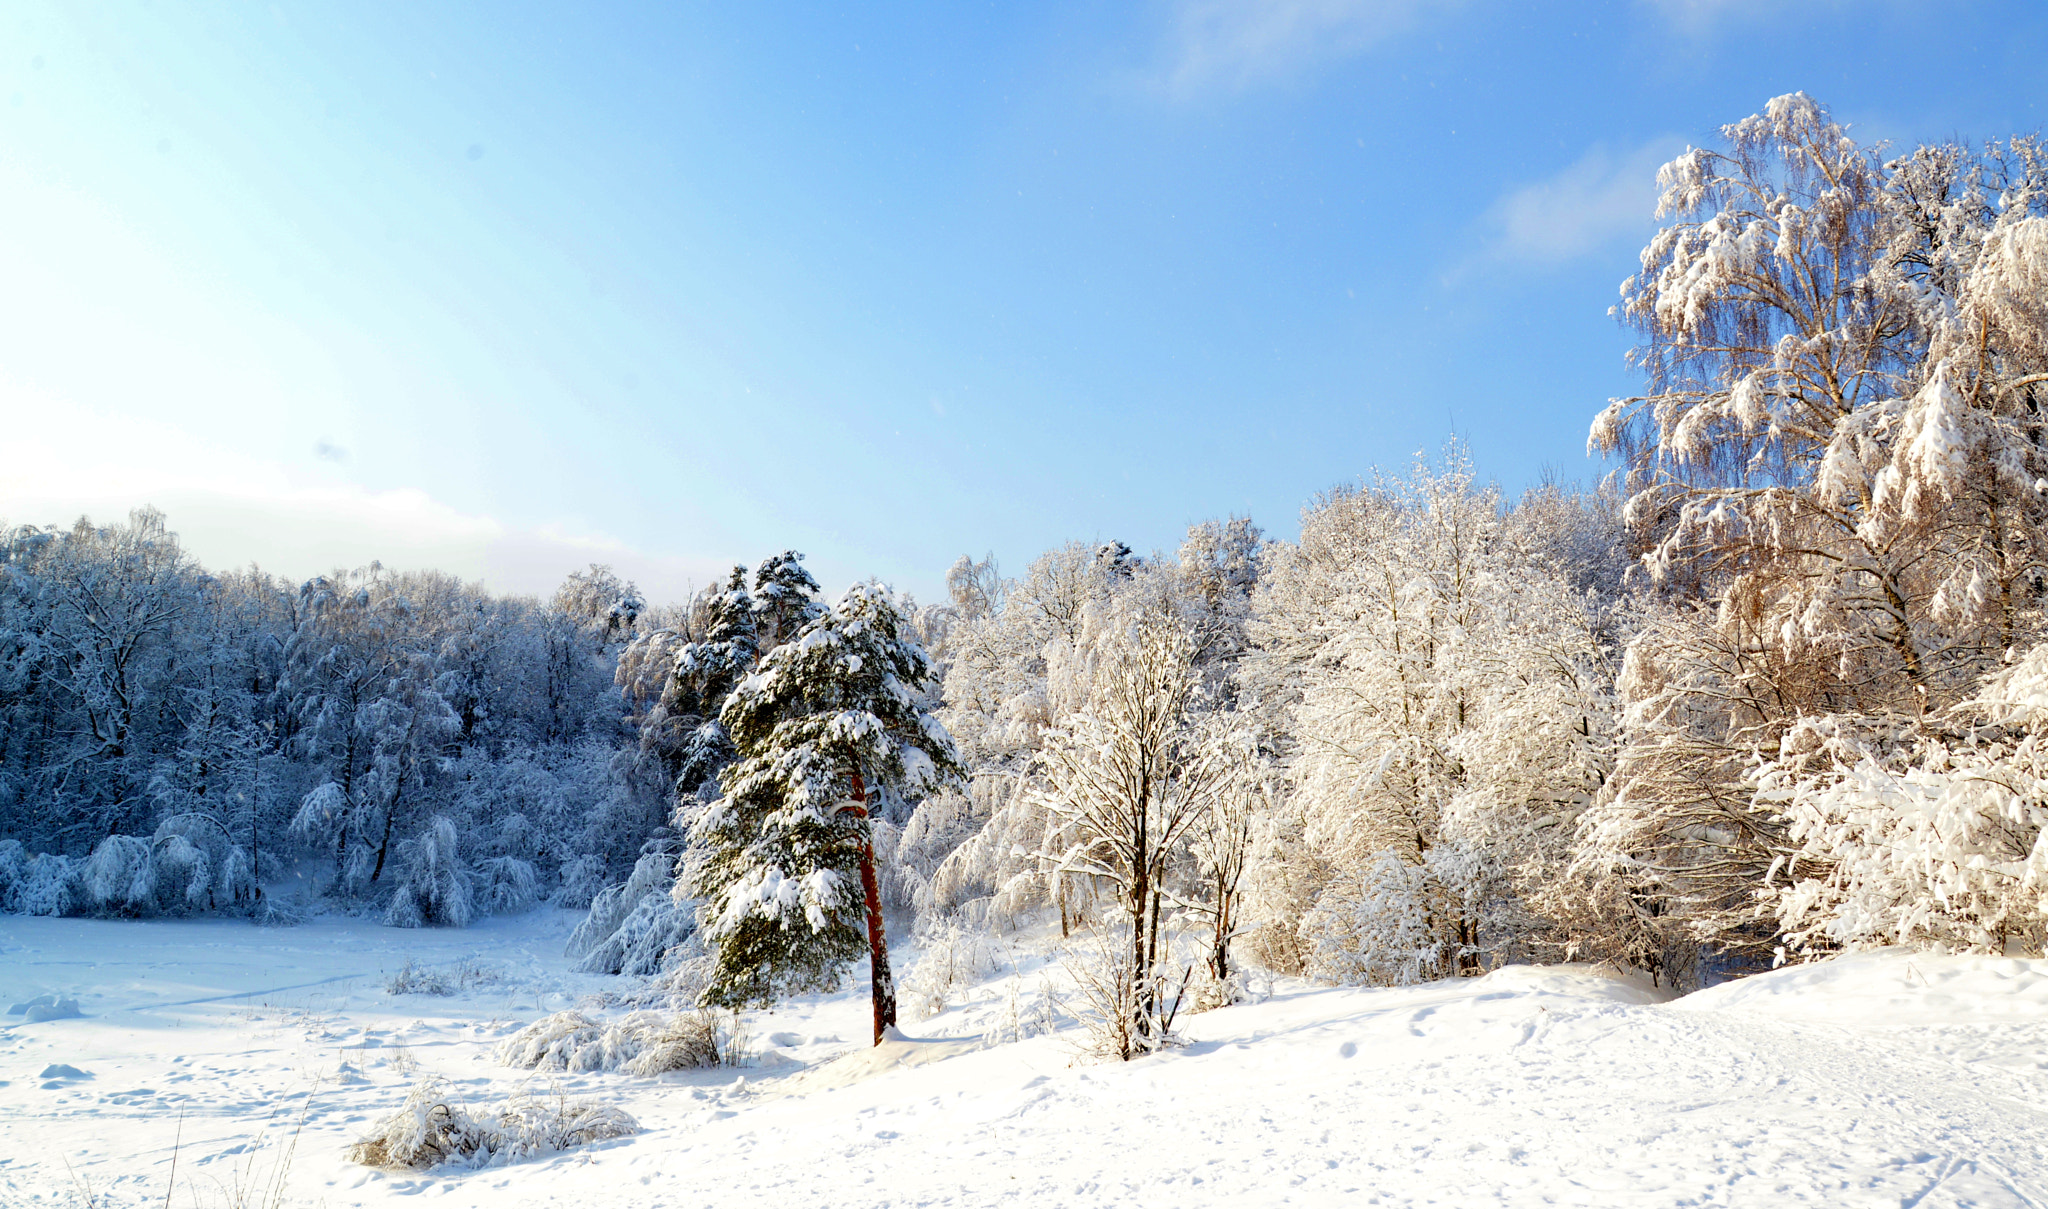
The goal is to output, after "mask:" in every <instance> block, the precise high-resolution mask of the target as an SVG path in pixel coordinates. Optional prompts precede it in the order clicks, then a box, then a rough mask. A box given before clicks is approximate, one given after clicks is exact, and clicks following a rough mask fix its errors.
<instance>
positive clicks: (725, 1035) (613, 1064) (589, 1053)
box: [498, 1009, 745, 1076]
mask: <svg viewBox="0 0 2048 1209" xmlns="http://www.w3.org/2000/svg"><path fill="white" fill-rule="evenodd" d="M744 1043H745V1038H744V1035H743V1034H741V1033H740V1032H739V1029H738V1017H736V1016H734V1017H723V1016H720V1015H719V1014H717V1013H715V1012H712V1011H711V1010H710V1009H700V1010H698V1011H694V1012H683V1013H674V1012H634V1013H632V1014H630V1015H628V1016H625V1017H623V1018H621V1019H620V1020H618V1021H616V1022H614V1023H611V1024H604V1023H600V1022H599V1021H596V1020H592V1019H591V1018H590V1017H588V1016H586V1015H584V1014H583V1013H581V1012H576V1011H569V1012H556V1013H555V1014H554V1015H552V1016H545V1017H542V1018H541V1019H539V1020H536V1021H534V1022H533V1023H532V1024H529V1025H527V1026H526V1027H525V1028H523V1029H521V1030H519V1032H517V1033H515V1034H513V1035H512V1036H511V1037H509V1038H507V1039H506V1040H505V1042H504V1043H503V1044H501V1045H500V1046H499V1047H498V1061H500V1062H502V1063H504V1064H505V1065H507V1066H516V1067H521V1068H523V1069H526V1070H561V1071H570V1072H572V1073H582V1072H585V1071H595V1070H621V1071H625V1072H626V1073H627V1074H630V1075H642V1076H651V1075H658V1074H661V1073H662V1072H663V1071H671V1070H688V1069H691V1068H694V1067H702V1066H721V1065H723V1066H736V1065H738V1064H739V1061H740V1058H741V1050H742V1048H743V1046H744Z"/></svg>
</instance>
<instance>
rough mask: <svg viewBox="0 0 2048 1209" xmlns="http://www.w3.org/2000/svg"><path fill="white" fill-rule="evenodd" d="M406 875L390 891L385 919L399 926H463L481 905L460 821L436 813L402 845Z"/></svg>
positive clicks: (395, 926) (399, 850) (401, 852)
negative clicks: (458, 832)
mask: <svg viewBox="0 0 2048 1209" xmlns="http://www.w3.org/2000/svg"><path fill="white" fill-rule="evenodd" d="M398 859H399V861H400V863H401V865H402V866H403V868H404V870H405V880H404V881H402V882H400V883H399V884H398V889H397V890H396V891H394V892H393V893H392V895H391V905H390V906H389V907H386V908H385V910H384V922H385V923H387V924H390V925H391V926H392V927H394V928H427V927H436V928H460V927H463V926H464V925H466V924H468V923H469V920H470V916H471V915H473V914H474V913H475V910H476V907H475V902H474V897H473V893H472V886H471V880H472V878H471V876H470V874H469V872H468V871H467V870H465V869H464V868H463V867H462V864H461V846H460V844H459V843H458V842H457V840H456V837H455V824H454V823H451V822H449V821H448V820H447V819H445V818H441V817H439V816H436V817H434V818H432V819H430V820H428V821H427V825H426V827H425V829H423V830H422V831H421V832H420V833H419V834H418V835H416V836H414V837H413V838H412V839H409V840H406V841H405V842H404V843H403V844H400V845H399V849H398Z"/></svg>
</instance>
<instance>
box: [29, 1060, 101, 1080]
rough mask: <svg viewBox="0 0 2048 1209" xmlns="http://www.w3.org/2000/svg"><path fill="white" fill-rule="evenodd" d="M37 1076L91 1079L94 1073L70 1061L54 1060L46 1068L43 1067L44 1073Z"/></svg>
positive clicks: (43, 1077)
mask: <svg viewBox="0 0 2048 1209" xmlns="http://www.w3.org/2000/svg"><path fill="white" fill-rule="evenodd" d="M36 1078H38V1079H90V1078H92V1074H91V1072H89V1071H82V1070H80V1069H78V1068H77V1067H75V1066H73V1065H71V1064H70V1063H68V1062H52V1063H50V1064H49V1065H48V1066H46V1067H44V1068H43V1073H42V1074H40V1075H37V1076H36Z"/></svg>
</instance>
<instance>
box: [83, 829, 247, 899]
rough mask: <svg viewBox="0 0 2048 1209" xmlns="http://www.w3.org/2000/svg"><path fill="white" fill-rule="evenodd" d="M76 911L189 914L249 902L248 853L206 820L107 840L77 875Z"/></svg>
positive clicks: (94, 850) (101, 843)
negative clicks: (142, 834)
mask: <svg viewBox="0 0 2048 1209" xmlns="http://www.w3.org/2000/svg"><path fill="white" fill-rule="evenodd" d="M78 892H79V899H80V901H79V904H78V905H79V907H80V908H81V909H83V910H88V911H93V912H96V913H98V914H102V915H126V916H140V917H148V916H156V915H188V914H191V913H193V912H200V911H229V910H243V909H246V908H248V907H250V906H252V905H253V904H254V903H255V900H256V883H255V878H254V877H253V876H252V874H251V871H250V864H249V856H248V853H246V852H245V851H243V850H242V848H241V847H240V846H239V845H237V844H235V843H233V842H232V841H230V840H229V839H228V838H227V835H226V833H225V832H223V831H222V830H221V827H220V824H218V823H216V822H214V821H213V820H212V819H210V818H208V817H206V816H204V815H196V814H178V815H172V816H171V817H170V818H168V819H165V820H164V821H163V822H162V823H161V824H159V825H158V827H157V829H156V834H155V835H154V836H152V837H151V838H149V839H143V838H142V837H140V836H133V835H110V836H107V837H106V838H105V839H102V840H101V841H100V842H99V844H98V845H97V846H96V847H94V848H93V850H92V854H91V855H90V856H88V857H86V859H85V861H84V863H83V864H82V865H80V866H79V870H78Z"/></svg>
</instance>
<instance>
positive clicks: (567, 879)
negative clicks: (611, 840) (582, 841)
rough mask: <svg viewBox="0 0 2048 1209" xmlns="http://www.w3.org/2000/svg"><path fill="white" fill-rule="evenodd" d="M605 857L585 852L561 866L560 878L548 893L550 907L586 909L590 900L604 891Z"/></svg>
mask: <svg viewBox="0 0 2048 1209" xmlns="http://www.w3.org/2000/svg"><path fill="white" fill-rule="evenodd" d="M604 873H605V859H604V858H603V857H601V856H599V855H597V854H596V853H585V854H583V855H582V856H579V857H577V858H576V859H574V860H572V861H570V862H568V863H567V864H565V865H563V866H562V873H561V880H560V881H559V882H558V883H556V885H555V892H554V893H553V894H550V895H548V905H549V906H551V907H566V908H569V909H571V910H578V911H581V910H588V909H589V907H590V904H591V902H592V900H594V899H596V898H597V896H598V895H599V894H601V893H603V892H604Z"/></svg>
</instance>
